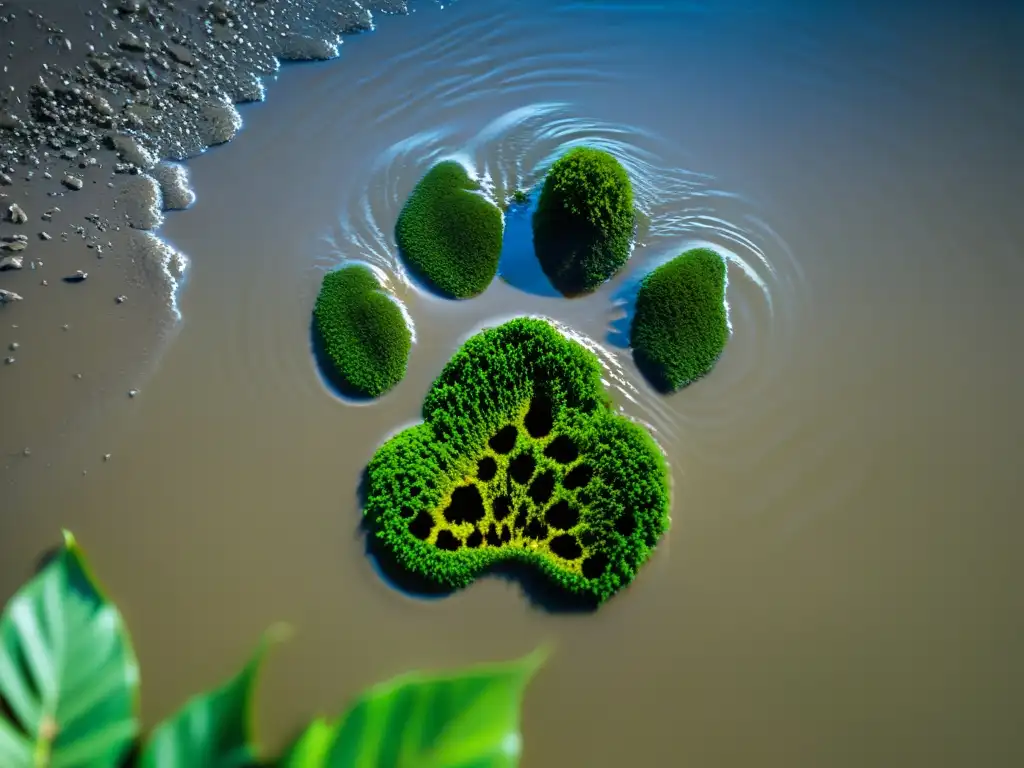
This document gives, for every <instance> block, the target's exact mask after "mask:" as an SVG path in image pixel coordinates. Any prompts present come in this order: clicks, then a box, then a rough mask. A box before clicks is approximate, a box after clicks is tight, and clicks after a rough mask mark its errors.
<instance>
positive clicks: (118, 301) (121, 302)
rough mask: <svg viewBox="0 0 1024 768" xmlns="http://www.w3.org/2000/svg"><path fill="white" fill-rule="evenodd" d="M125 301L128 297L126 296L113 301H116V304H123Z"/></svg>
mask: <svg viewBox="0 0 1024 768" xmlns="http://www.w3.org/2000/svg"><path fill="white" fill-rule="evenodd" d="M127 300H128V297H127V296H123V295H122V296H118V297H117V298H116V299H114V301H116V302H117V303H118V304H124V303H125V302H126V301H127Z"/></svg>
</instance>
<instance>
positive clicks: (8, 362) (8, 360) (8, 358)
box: [4, 357, 14, 365]
mask: <svg viewBox="0 0 1024 768" xmlns="http://www.w3.org/2000/svg"><path fill="white" fill-rule="evenodd" d="M4 362H5V363H7V364H8V365H10V364H11V363H13V362H14V358H13V357H5V358H4Z"/></svg>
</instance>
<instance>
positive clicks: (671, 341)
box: [630, 248, 729, 392]
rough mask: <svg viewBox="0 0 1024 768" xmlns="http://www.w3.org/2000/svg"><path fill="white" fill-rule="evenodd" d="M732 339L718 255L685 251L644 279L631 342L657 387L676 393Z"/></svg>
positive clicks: (710, 364)
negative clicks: (730, 337)
mask: <svg viewBox="0 0 1024 768" xmlns="http://www.w3.org/2000/svg"><path fill="white" fill-rule="evenodd" d="M728 339H729V326H728V320H727V318H726V312H725V260H724V259H723V258H722V257H721V256H719V255H718V254H717V253H715V252H714V251H712V250H710V249H708V248H695V249H693V250H690V251H686V252H685V253H683V254H681V255H679V256H676V257H675V258H674V259H672V261H670V262H668V263H667V264H663V265H662V266H660V267H658V268H657V269H655V270H654V271H652V272H651V273H650V274H649V275H647V276H646V277H645V278H644V280H643V282H642V283H641V284H640V290H639V292H638V293H637V297H636V314H635V315H634V316H633V323H632V326H631V328H630V344H631V346H632V347H633V359H634V360H636V364H637V367H638V368H640V370H641V371H642V372H643V373H644V375H645V376H647V378H648V379H649V380H650V382H651V383H652V384H653V385H654V386H656V387H657V388H658V389H660V390H662V391H664V392H673V391H675V390H677V389H680V388H681V387H685V386H686V385H687V384H690V383H691V382H693V381H694V380H696V379H699V378H700V377H701V376H703V375H704V374H706V373H707V372H708V371H710V370H711V369H712V367H714V365H715V362H716V361H717V360H718V358H719V357H720V356H721V354H722V350H723V349H724V348H725V343H726V341H728Z"/></svg>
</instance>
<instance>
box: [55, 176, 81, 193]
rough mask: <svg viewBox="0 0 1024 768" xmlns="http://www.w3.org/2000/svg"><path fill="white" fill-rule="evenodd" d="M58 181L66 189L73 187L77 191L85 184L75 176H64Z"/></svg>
mask: <svg viewBox="0 0 1024 768" xmlns="http://www.w3.org/2000/svg"><path fill="white" fill-rule="evenodd" d="M60 183H61V184H63V185H64V186H65V187H67V188H68V189H73V190H75V191H78V190H79V189H81V188H82V187H83V186H85V182H84V181H82V180H81V179H80V178H78V177H77V176H65V177H64V178H63V179H61V180H60Z"/></svg>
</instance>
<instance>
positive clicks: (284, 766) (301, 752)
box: [279, 717, 335, 768]
mask: <svg viewBox="0 0 1024 768" xmlns="http://www.w3.org/2000/svg"><path fill="white" fill-rule="evenodd" d="M334 736H335V726H334V725H332V724H331V723H329V722H327V721H326V720H325V719H323V718H322V717H321V718H317V719H316V720H314V721H313V722H312V723H310V724H309V727H308V728H307V729H306V730H305V732H304V733H303V734H302V735H301V736H300V737H299V739H298V741H296V742H295V745H294V746H292V747H291V749H289V750H288V752H287V754H286V755H285V756H284V757H283V758H282V759H281V762H280V764H279V765H280V768H321V766H323V765H325V760H326V758H327V752H328V750H330V748H331V742H332V741H333V740H334Z"/></svg>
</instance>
